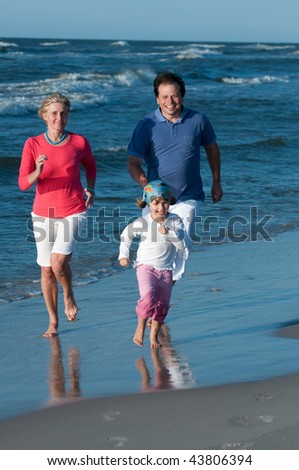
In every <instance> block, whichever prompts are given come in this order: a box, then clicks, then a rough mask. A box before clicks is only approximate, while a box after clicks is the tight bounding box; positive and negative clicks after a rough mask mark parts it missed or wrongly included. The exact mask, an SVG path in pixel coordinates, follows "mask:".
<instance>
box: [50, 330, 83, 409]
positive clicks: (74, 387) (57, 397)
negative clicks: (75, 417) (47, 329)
mask: <svg viewBox="0 0 299 470" xmlns="http://www.w3.org/2000/svg"><path fill="white" fill-rule="evenodd" d="M50 344H51V359H50V366H49V388H50V400H49V402H48V406H53V405H59V404H63V403H66V402H67V401H73V400H75V399H77V398H78V397H80V396H81V391H80V372H79V350H78V349H77V348H71V349H70V350H69V353H68V372H69V375H68V377H69V390H66V386H65V382H66V379H65V371H64V367H63V353H62V348H61V344H60V340H59V336H54V337H53V338H51V339H50Z"/></svg>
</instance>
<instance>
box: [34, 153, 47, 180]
mask: <svg viewBox="0 0 299 470" xmlns="http://www.w3.org/2000/svg"><path fill="white" fill-rule="evenodd" d="M46 160H48V157H47V156H46V155H39V156H38V157H37V159H36V160H35V170H36V172H37V173H38V176H39V175H40V174H41V172H42V171H43V168H44V163H45V161H46Z"/></svg>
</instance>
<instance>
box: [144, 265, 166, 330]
mask: <svg viewBox="0 0 299 470" xmlns="http://www.w3.org/2000/svg"><path fill="white" fill-rule="evenodd" d="M136 274H137V280H138V286H139V293H140V299H139V300H138V302H137V307H136V313H137V315H138V316H140V317H142V318H150V317H151V318H152V319H153V320H156V321H158V322H159V323H163V321H164V318H165V317H166V315H167V312H168V309H169V302H170V296H171V291H172V271H169V270H163V271H160V270H158V269H155V268H153V267H152V266H146V265H143V264H142V265H140V266H138V267H137V268H136Z"/></svg>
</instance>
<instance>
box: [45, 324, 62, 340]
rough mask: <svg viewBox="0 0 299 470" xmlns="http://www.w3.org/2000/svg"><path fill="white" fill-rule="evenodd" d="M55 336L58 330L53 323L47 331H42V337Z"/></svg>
mask: <svg viewBox="0 0 299 470" xmlns="http://www.w3.org/2000/svg"><path fill="white" fill-rule="evenodd" d="M55 336H58V330H57V328H56V326H55V325H52V324H50V325H49V328H48V329H47V331H45V332H44V334H43V337H44V338H54V337H55Z"/></svg>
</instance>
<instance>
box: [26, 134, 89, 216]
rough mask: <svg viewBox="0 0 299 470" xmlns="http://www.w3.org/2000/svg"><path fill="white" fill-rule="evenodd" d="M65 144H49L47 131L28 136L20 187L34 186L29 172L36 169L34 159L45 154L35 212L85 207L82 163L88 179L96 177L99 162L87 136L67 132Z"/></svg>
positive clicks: (59, 212) (65, 213) (69, 211)
mask: <svg viewBox="0 0 299 470" xmlns="http://www.w3.org/2000/svg"><path fill="white" fill-rule="evenodd" d="M68 135H69V140H68V141H67V142H66V143H65V144H64V145H59V146H55V145H51V144H49V143H48V142H47V141H46V139H45V136H44V134H40V135H38V136H36V137H30V138H29V139H27V140H26V142H25V145H24V149H23V153H22V160H21V165H20V171H19V179H18V182H19V187H20V189H21V190H22V191H26V190H27V189H29V188H30V187H31V185H30V184H29V182H28V176H29V174H30V173H32V172H33V171H34V170H35V160H36V159H37V158H38V156H39V155H46V156H47V160H46V161H45V163H44V167H43V171H42V173H41V174H40V176H39V178H38V180H37V184H36V195H35V198H34V203H33V212H34V213H35V214H36V215H40V216H42V217H57V218H62V217H67V216H69V215H72V214H77V213H80V212H84V211H85V210H86V207H85V201H84V197H83V187H82V184H81V180H80V170H81V165H82V166H83V167H84V169H85V175H86V179H87V180H88V179H89V178H90V179H95V178H96V164H95V160H94V158H93V155H92V151H91V147H90V145H89V142H88V140H87V139H86V138H85V137H83V136H81V135H78V134H74V133H72V132H68Z"/></svg>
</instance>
